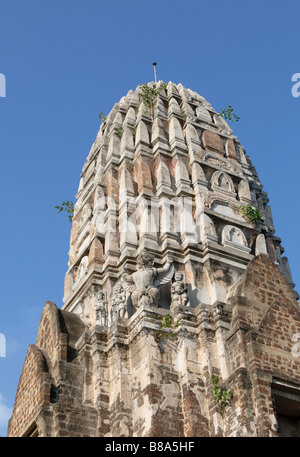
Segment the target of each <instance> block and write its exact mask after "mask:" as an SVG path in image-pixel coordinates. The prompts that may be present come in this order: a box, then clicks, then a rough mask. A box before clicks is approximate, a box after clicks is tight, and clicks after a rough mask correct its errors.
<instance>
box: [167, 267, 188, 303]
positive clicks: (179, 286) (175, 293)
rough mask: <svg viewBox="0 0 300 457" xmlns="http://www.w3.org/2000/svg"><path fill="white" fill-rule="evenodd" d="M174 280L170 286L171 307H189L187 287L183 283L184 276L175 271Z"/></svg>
mask: <svg viewBox="0 0 300 457" xmlns="http://www.w3.org/2000/svg"><path fill="white" fill-rule="evenodd" d="M174 279H175V281H174V282H173V284H172V286H171V306H172V307H173V306H176V305H181V306H190V303H189V299H188V294H187V287H186V284H185V281H184V274H183V273H181V272H180V271H177V272H176V273H175V276H174Z"/></svg>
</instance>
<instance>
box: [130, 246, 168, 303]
mask: <svg viewBox="0 0 300 457" xmlns="http://www.w3.org/2000/svg"><path fill="white" fill-rule="evenodd" d="M153 264H154V256H153V255H152V254H151V253H149V252H147V251H143V252H142V253H141V254H140V255H139V258H138V266H139V269H138V271H136V272H135V273H132V274H128V273H126V271H124V272H123V273H122V277H121V281H122V285H123V288H124V289H125V290H127V291H128V292H130V294H131V300H132V304H133V305H134V306H135V307H136V308H139V307H140V306H144V305H148V306H156V307H158V301H159V286H161V285H163V284H166V283H167V282H169V281H170V280H171V278H172V276H173V274H174V266H173V263H172V260H171V259H168V261H167V262H166V264H165V266H164V267H163V268H154V267H153Z"/></svg>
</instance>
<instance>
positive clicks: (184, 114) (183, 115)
mask: <svg viewBox="0 0 300 457" xmlns="http://www.w3.org/2000/svg"><path fill="white" fill-rule="evenodd" d="M180 115H181V116H182V117H184V118H185V119H186V117H187V114H186V112H185V111H184V109H182V108H180Z"/></svg>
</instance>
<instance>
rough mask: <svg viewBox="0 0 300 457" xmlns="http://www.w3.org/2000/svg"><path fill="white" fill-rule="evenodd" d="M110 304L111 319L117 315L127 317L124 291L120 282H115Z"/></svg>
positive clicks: (116, 317) (114, 318)
mask: <svg viewBox="0 0 300 457" xmlns="http://www.w3.org/2000/svg"><path fill="white" fill-rule="evenodd" d="M111 304H112V320H113V321H114V320H116V319H118V317H122V318H127V317H128V312H127V307H126V293H125V291H124V289H123V286H122V283H121V282H119V281H118V282H117V283H116V284H115V286H114V288H113V296H112V300H111Z"/></svg>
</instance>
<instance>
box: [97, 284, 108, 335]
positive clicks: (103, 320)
mask: <svg viewBox="0 0 300 457" xmlns="http://www.w3.org/2000/svg"><path fill="white" fill-rule="evenodd" d="M96 322H97V323H99V324H100V325H103V326H107V301H106V297H105V293H104V292H103V291H102V290H99V292H98V293H97V302H96Z"/></svg>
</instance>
